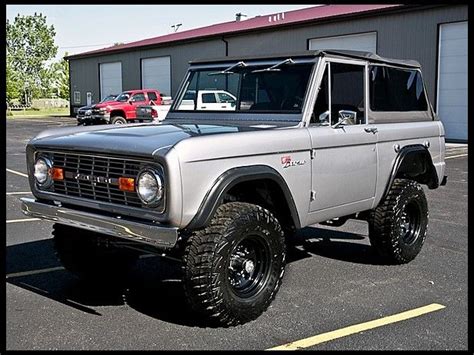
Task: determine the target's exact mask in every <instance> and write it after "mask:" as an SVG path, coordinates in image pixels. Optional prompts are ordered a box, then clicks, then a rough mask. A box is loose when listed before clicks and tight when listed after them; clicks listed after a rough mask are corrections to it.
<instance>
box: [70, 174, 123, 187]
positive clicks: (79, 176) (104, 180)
mask: <svg viewBox="0 0 474 355" xmlns="http://www.w3.org/2000/svg"><path fill="white" fill-rule="evenodd" d="M66 177H67V178H73V179H76V180H82V181H89V182H92V183H101V184H113V185H118V184H119V183H118V179H116V178H109V177H105V176H95V175H87V174H75V173H72V172H69V171H67V172H66Z"/></svg>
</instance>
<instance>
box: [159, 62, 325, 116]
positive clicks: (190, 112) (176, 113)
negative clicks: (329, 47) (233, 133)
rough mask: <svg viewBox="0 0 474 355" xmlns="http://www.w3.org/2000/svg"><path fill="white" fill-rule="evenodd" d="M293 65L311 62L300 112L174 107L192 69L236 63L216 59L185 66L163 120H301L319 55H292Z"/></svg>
mask: <svg viewBox="0 0 474 355" xmlns="http://www.w3.org/2000/svg"><path fill="white" fill-rule="evenodd" d="M291 59H292V60H294V62H295V64H312V67H311V69H310V71H309V77H308V83H307V86H306V89H305V94H304V100H303V105H302V109H301V112H287V111H282V112H278V111H224V110H223V111H211V110H177V106H178V103H180V102H181V100H182V98H183V96H184V95H185V93H186V88H187V86H188V82H189V80H190V77H191V75H192V73H193V72H195V71H198V70H216V71H218V70H223V69H225V68H228V67H229V66H231V65H234V64H236V63H237V62H238V61H239V60H233V61H229V62H219V63H210V64H195V65H191V67H190V68H189V69H188V71H187V73H186V75H185V77H184V79H183V81H182V82H181V85H180V87H179V90H178V92H177V95H176V98H177V99H176V100H173V104H172V105H171V107H170V110H169V112H168V115H167V116H166V119H192V120H206V121H219V120H232V121H290V122H301V121H302V119H303V116H304V114H305V111H306V105H307V100H308V96H309V93H310V90H311V87H312V83H313V77H314V75H315V72H316V69H317V67H318V62H319V57H310V58H308V57H302V58H301V57H300V58H297V57H293V58H291ZM281 60H282V59H281V58H280V57H275V58H274V59H271V60H268V59H266V60H248V61H247V60H244V61H245V64H247V67H255V66H272V65H275V64H277V63H279V62H281Z"/></svg>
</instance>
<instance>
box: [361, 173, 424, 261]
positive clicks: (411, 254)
mask: <svg viewBox="0 0 474 355" xmlns="http://www.w3.org/2000/svg"><path fill="white" fill-rule="evenodd" d="M427 228H428V203H427V201H426V196H425V193H424V191H423V188H422V187H421V186H420V184H418V183H417V182H415V181H412V180H407V179H395V181H394V182H393V184H392V186H391V188H390V190H389V192H388V194H387V196H386V197H385V199H384V200H383V201H382V202H381V203H380V204H379V206H377V208H376V209H375V211H374V212H373V215H372V217H371V218H370V220H369V239H370V243H371V245H372V246H373V247H374V248H375V249H376V251H377V252H378V253H379V254H380V255H382V256H383V257H384V258H386V260H387V261H388V262H389V263H392V264H404V263H407V262H409V261H411V260H413V259H414V258H415V257H416V256H417V255H418V253H419V252H420V251H421V247H422V246H423V243H424V242H425V238H426V231H427Z"/></svg>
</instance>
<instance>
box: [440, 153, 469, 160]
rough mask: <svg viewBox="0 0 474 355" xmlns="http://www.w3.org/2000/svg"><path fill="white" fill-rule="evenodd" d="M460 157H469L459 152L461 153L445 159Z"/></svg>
mask: <svg viewBox="0 0 474 355" xmlns="http://www.w3.org/2000/svg"><path fill="white" fill-rule="evenodd" d="M459 157H467V154H459V155H451V156H450V157H445V158H444V159H445V160H446V159H453V158H459Z"/></svg>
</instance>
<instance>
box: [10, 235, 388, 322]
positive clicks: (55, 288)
mask: <svg viewBox="0 0 474 355" xmlns="http://www.w3.org/2000/svg"><path fill="white" fill-rule="evenodd" d="M364 237H365V236H363V235H360V234H354V233H347V232H341V231H334V230H328V229H324V228H315V227H309V228H305V229H303V230H301V231H299V232H298V233H297V234H296V235H295V236H294V240H293V242H292V246H290V247H289V248H288V258H287V262H288V263H292V262H295V261H298V260H301V259H304V258H309V257H312V256H314V255H318V256H322V257H326V258H332V259H336V260H342V261H348V262H354V263H363V264H374V265H380V264H383V262H382V260H380V259H379V258H378V257H377V256H376V255H375V254H374V253H373V252H372V250H371V248H370V247H369V246H368V245H365V244H360V243H354V242H351V241H359V240H362V239H364ZM6 274H7V275H6V281H7V282H8V283H10V284H12V285H15V286H18V287H21V288H23V289H26V290H29V291H31V292H34V293H36V294H39V295H41V296H44V297H47V298H50V299H52V300H55V301H57V302H60V303H62V304H64V305H67V306H69V307H72V308H75V309H77V310H79V311H82V312H85V313H88V314H91V315H94V316H101V313H100V309H99V310H98V309H97V307H99V306H122V305H128V306H129V307H131V308H133V309H135V310H136V311H138V312H140V313H143V314H146V315H148V316H150V317H153V318H156V319H159V320H162V321H165V322H170V323H174V324H179V325H184V326H197V327H214V326H215V325H213V324H210V323H207V322H205V321H204V320H203V319H202V317H200V316H199V315H198V314H196V313H195V312H193V311H192V310H191V309H190V307H189V306H188V305H187V302H186V299H185V295H184V290H183V287H182V278H181V264H180V263H179V262H177V261H173V260H169V259H165V258H161V257H158V256H151V255H149V256H146V257H144V258H140V259H139V260H138V262H137V264H136V266H135V267H134V268H133V269H132V270H130V272H129V274H128V275H124V277H123V278H122V279H121V280H120V281H118V282H116V283H114V284H107V283H106V284H94V283H89V282H85V281H81V280H79V279H77V278H76V277H75V276H74V275H73V274H71V273H70V272H68V271H67V270H65V269H64V268H63V267H62V266H61V264H60V263H59V261H58V260H57V258H56V256H55V252H54V248H53V243H52V240H51V239H45V240H39V241H34V242H28V243H23V244H16V245H12V246H8V247H7V250H6Z"/></svg>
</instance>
